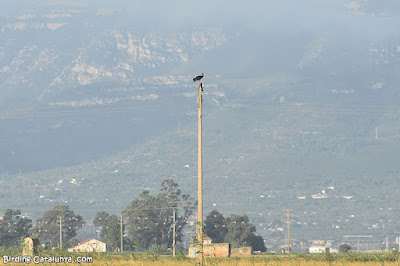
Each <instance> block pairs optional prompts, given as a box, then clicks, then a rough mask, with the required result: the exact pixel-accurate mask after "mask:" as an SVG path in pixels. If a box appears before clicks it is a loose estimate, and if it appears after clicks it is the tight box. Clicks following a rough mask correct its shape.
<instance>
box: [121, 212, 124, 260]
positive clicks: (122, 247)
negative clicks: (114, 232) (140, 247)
mask: <svg viewBox="0 0 400 266" xmlns="http://www.w3.org/2000/svg"><path fill="white" fill-rule="evenodd" d="M121 252H124V236H123V230H122V213H121Z"/></svg>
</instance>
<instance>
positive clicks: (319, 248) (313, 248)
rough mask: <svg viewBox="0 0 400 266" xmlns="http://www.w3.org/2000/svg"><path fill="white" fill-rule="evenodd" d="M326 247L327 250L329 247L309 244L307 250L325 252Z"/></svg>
mask: <svg viewBox="0 0 400 266" xmlns="http://www.w3.org/2000/svg"><path fill="white" fill-rule="evenodd" d="M327 249H328V252H329V248H326V247H325V246H311V247H309V248H308V252H310V253H325V252H327Z"/></svg>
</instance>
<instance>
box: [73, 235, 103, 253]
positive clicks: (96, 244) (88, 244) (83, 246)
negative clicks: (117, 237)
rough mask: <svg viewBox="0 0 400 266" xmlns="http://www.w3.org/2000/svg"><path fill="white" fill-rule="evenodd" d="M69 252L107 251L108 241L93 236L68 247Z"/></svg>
mask: <svg viewBox="0 0 400 266" xmlns="http://www.w3.org/2000/svg"><path fill="white" fill-rule="evenodd" d="M68 251H69V252H106V243H104V242H101V241H99V240H97V239H94V238H91V239H87V240H85V241H82V242H80V243H79V244H78V245H76V246H73V247H72V248H69V249H68Z"/></svg>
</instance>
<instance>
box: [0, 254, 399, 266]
mask: <svg viewBox="0 0 400 266" xmlns="http://www.w3.org/2000/svg"><path fill="white" fill-rule="evenodd" d="M0 255H1V260H0V265H26V264H25V263H7V264H4V262H3V256H18V255H20V254H17V253H14V254H7V252H4V251H3V252H0ZM41 256H43V257H60V256H62V257H65V256H72V260H73V261H74V260H75V259H76V258H77V257H78V256H82V257H91V258H93V262H92V263H81V264H79V263H40V264H35V263H33V262H31V263H30V265H85V264H86V265H110V266H111V265H116V266H122V265H149V266H161V265H165V266H180V265H182V266H185V265H188V266H189V265H200V262H199V260H196V259H190V258H187V257H186V256H185V255H184V254H180V255H178V256H177V257H175V258H173V257H172V256H162V255H150V254H146V253H124V254H122V255H121V254H110V253H105V254H95V253H80V254H76V253H73V254H72V253H67V252H62V253H60V252H44V253H43V254H41ZM203 265H207V266H208V265H220V266H225V265H226V266H227V265H238V266H242V265H243V266H252V265H260V266H261V265H271V266H272V265H274V266H275V265H293V266H303V265H304V266H305V265H310V266H317V265H332V266H342V265H349V266H357V265H359V266H361V265H367V266H368V265H371V266H372V265H391V266H392V265H393V266H394V265H397V266H400V254H399V253H398V252H382V253H371V254H369V253H348V254H293V255H291V256H288V255H256V256H252V257H241V258H238V257H231V258H206V259H205V260H204V264H203Z"/></svg>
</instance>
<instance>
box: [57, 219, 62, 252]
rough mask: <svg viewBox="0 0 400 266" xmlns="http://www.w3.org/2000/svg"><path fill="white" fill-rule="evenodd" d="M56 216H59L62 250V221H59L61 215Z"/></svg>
mask: <svg viewBox="0 0 400 266" xmlns="http://www.w3.org/2000/svg"><path fill="white" fill-rule="evenodd" d="M58 218H60V250H62V221H61V216H59V217H58Z"/></svg>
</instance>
